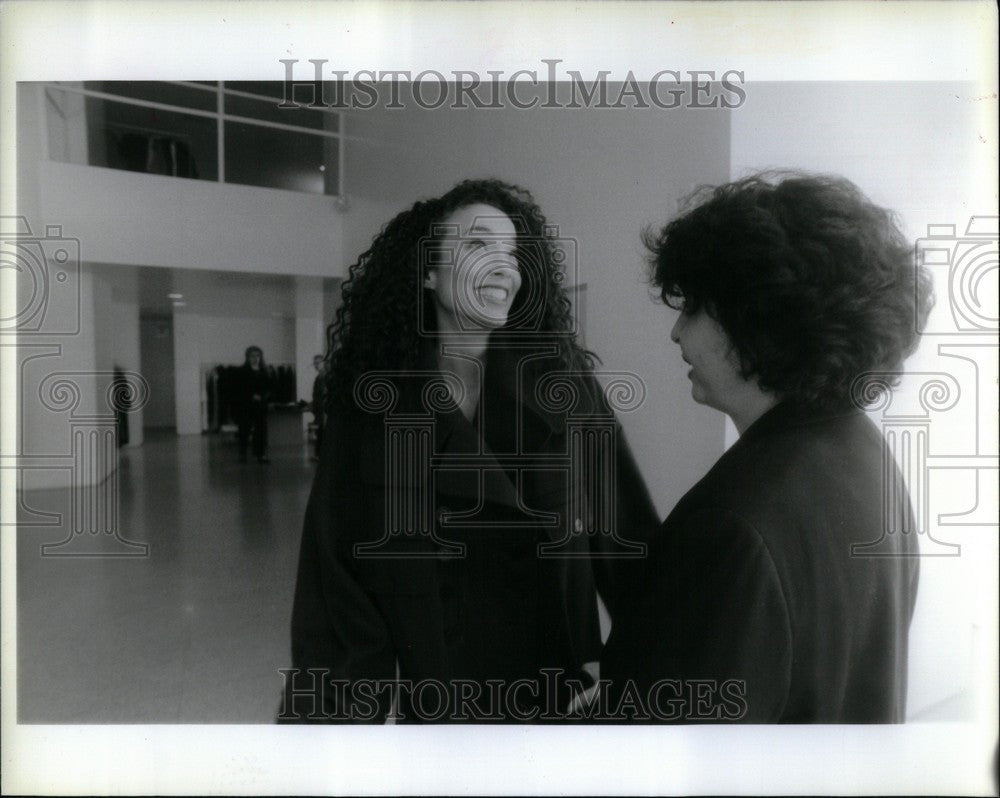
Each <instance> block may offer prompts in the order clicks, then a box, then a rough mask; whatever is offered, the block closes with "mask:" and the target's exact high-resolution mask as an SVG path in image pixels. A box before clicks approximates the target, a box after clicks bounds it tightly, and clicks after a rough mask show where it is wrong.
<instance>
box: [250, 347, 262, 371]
mask: <svg viewBox="0 0 1000 798" xmlns="http://www.w3.org/2000/svg"><path fill="white" fill-rule="evenodd" d="M247 362H248V363H249V364H250V368H254V369H255V368H259V367H260V352H258V351H256V350H251V351H250V352H249V353H248V354H247Z"/></svg>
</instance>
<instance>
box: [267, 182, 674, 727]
mask: <svg viewBox="0 0 1000 798" xmlns="http://www.w3.org/2000/svg"><path fill="white" fill-rule="evenodd" d="M562 254H563V253H562V252H561V250H560V249H559V247H557V242H556V241H555V240H553V239H552V238H551V237H550V236H549V235H548V226H547V225H546V222H545V219H544V217H543V216H542V214H541V212H540V210H539V208H538V206H537V205H536V204H535V203H534V201H533V199H532V197H531V195H530V194H529V193H528V192H526V191H524V190H523V189H520V188H518V187H516V186H511V185H507V184H504V183H501V182H499V181H495V180H478V181H466V182H463V183H460V184H459V185H458V186H456V187H455V188H453V189H452V190H451V191H449V192H448V193H446V194H445V195H443V196H442V197H439V198H436V199H432V200H428V201H422V202H417V203H416V204H415V205H414V206H413V207H412V208H411V209H409V210H407V211H405V212H403V213H401V214H399V215H398V216H397V217H396V218H394V219H393V220H392V221H390V222H389V223H388V224H387V225H386V226H385V227H384V228H383V230H382V232H381V233H380V234H379V235H378V236H376V238H375V239H374V241H373V242H372V245H371V247H370V248H369V249H368V251H367V252H365V253H364V254H363V255H362V256H361V257H360V259H359V260H358V262H357V263H356V264H354V265H353V266H352V267H351V269H350V272H349V276H348V279H347V281H346V282H345V284H344V287H343V304H342V306H341V307H340V309H339V310H338V311H337V316H336V320H335V322H334V323H333V324H332V325H331V328H330V340H331V346H330V352H329V368H328V370H327V374H328V390H327V396H328V406H327V427H326V430H325V432H324V439H323V446H322V452H321V455H320V464H319V466H318V469H317V474H316V477H315V482H314V484H313V490H312V494H311V496H310V500H309V505H308V509H307V512H306V519H305V525H304V531H303V538H302V548H301V554H300V560H299V572H298V582H297V586H296V594H295V604H294V610H293V618H292V658H293V665H294V668H293V669H292V671H291V672H289V674H288V675H287V676H286V688H287V689H286V696H285V704H284V707H283V710H282V713H281V716H280V717H279V719H280V720H283V721H293V720H298V721H374V722H382V721H384V720H385V719H386V717H387V716H388V715H389V714H390V708H391V707H394V708H395V709H394V711H393V712H392V717H394V718H396V719H398V720H399V721H400V722H422V721H444V722H454V721H473V722H487V721H494V722H510V721H524V722H531V721H546V720H556V719H559V718H561V717H563V714H564V713H565V710H566V707H567V704H568V703H569V702H570V701H571V699H572V698H573V696H574V695H575V694H576V693H577V692H578V691H579V690H580V689H583V688H586V686H587V685H588V684H589V683H590V681H591V676H590V675H588V673H587V671H586V670H584V668H583V666H584V664H586V663H588V662H596V660H597V659H598V657H599V652H600V646H601V639H600V632H599V626H598V614H597V612H598V609H597V589H599V590H600V593H601V597H602V598H603V600H604V602H605V604H606V606H607V607H608V608H609V610H610V611H611V613H612V616H613V614H614V611H615V609H616V607H617V603H616V600H617V595H618V590H617V588H616V581H615V580H616V578H621V572H620V570H619V569H618V567H617V565H616V566H615V570H614V571H612V568H611V566H612V565H615V564H616V563H620V562H623V560H621V559H616V557H621V555H623V554H624V555H627V554H633V555H634V554H637V553H640V552H641V550H642V548H641V545H633V544H634V543H635V542H636V541H642V540H644V539H646V538H648V535H649V533H650V532H651V530H652V529H653V528H655V525H656V523H658V521H657V520H656V519H655V515H654V511H653V508H652V503H651V501H650V499H649V495H648V493H647V491H646V489H645V486H644V484H643V482H642V480H641V478H640V476H639V474H638V471H637V469H636V467H635V464H634V462H633V461H632V458H631V456H630V454H629V452H628V449H627V447H626V446H625V443H624V439H623V437H622V435H621V430H620V428H619V427H618V426H617V424H616V422H615V419H614V415H613V413H612V412H611V410H610V409H609V406H608V402H607V401H606V400H605V397H604V395H603V393H602V392H601V390H600V388H599V386H598V384H597V382H596V380H595V379H594V376H593V373H592V367H593V356H592V355H591V353H589V352H587V351H585V350H584V349H582V348H581V347H580V346H579V345H578V344H577V342H576V340H575V337H574V329H573V323H572V314H571V307H570V303H569V301H568V299H567V296H566V292H565V290H564V289H563V287H562V285H561V280H562V271H563V269H562V268H561V266H560V259H561V256H562ZM567 396H571V397H572V400H573V401H572V403H567V402H566V401H562V400H563V399H565V398H566V397H567ZM570 404H572V406H570ZM571 413H572V414H574V418H583V419H587V423H588V424H591V425H592V426H594V427H595V428H597V427H600V428H601V429H604V430H611V431H612V432H613V435H612V438H613V441H614V443H613V446H612V447H611V449H610V454H609V456H610V457H611V458H612V459H613V462H612V463H609V464H608V465H609V466H610V468H607V469H605V470H603V471H599V470H597V469H594V468H589V469H588V468H586V467H584V468H574V467H573V464H574V463H577V462H580V463H583V461H584V460H586V458H585V457H583V458H582V459H581V456H580V454H579V452H578V451H577V449H579V448H581V447H578V446H576V444H575V443H574V441H578V440H580V438H579V437H574V436H573V434H572V433H571V431H570V425H569V424H568V420H569V414H571ZM571 455H572V456H571ZM567 458H569V460H570V462H571V464H570V466H569V467H568V469H567V467H566V460H567ZM573 458H576V459H573ZM586 462H589V463H591V464H593V461H592V460H587V461H586ZM602 475H611V477H610V478H608V477H605V476H602ZM611 479H614V480H615V481H614V482H613V484H612V483H611ZM608 513H610V514H611V516H610V517H612V518H613V520H614V521H615V524H613V525H612V526H611V527H610V531H611V532H612V533H613V534H602V533H603V532H607V531H609V530H608V529H606V528H604V527H606V526H607V525H606V524H605V525H604V526H603V527H602V525H601V523H602V522H601V518H607V517H608ZM599 515H600V516H601V518H598V516H599ZM626 559H627V558H626Z"/></svg>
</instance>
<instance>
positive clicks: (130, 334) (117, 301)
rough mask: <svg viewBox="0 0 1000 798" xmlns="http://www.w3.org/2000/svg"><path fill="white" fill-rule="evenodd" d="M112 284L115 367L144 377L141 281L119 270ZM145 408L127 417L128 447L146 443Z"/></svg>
mask: <svg viewBox="0 0 1000 798" xmlns="http://www.w3.org/2000/svg"><path fill="white" fill-rule="evenodd" d="M114 277H115V279H114V280H112V281H111V322H112V329H113V331H114V334H113V335H112V338H111V340H112V347H111V358H112V363H113V367H114V366H117V367H118V368H120V369H122V370H124V371H132V372H136V373H138V374H141V373H142V352H141V343H140V338H141V336H140V331H139V317H140V310H139V279H138V277H139V276H138V273H137V272H136V270H135V269H132V270H131V271H128V272H122V271H120V270H116V272H115V275H114ZM143 415H144V408H142V407H139V408H136V409H133V410H131V411H130V412H129V413H128V414H127V415H126V423H127V424H128V443H127V444H126V445H127V446H141V445H142V441H143V432H142V430H143V423H144V422H143Z"/></svg>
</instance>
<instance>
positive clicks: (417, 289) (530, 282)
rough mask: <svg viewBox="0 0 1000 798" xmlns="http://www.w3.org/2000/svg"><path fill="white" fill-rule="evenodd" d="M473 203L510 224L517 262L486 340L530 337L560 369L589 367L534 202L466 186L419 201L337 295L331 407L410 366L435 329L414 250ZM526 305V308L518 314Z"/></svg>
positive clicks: (497, 184) (386, 231) (501, 189)
mask: <svg viewBox="0 0 1000 798" xmlns="http://www.w3.org/2000/svg"><path fill="white" fill-rule="evenodd" d="M479 203H482V204H485V205H490V206H492V207H494V208H497V209H498V210H500V211H502V212H503V213H505V214H506V215H507V216H508V217H509V218H510V219H511V221H512V222H513V223H514V226H515V229H516V231H517V246H516V248H515V256H516V257H517V261H518V266H519V269H520V272H521V279H522V285H521V290H520V291H518V293H517V296H516V297H515V298H514V302H513V304H512V306H511V309H510V314H509V316H508V321H507V324H506V325H504V327H502V328H501V329H499V330H496V331H495V332H494V333H493V334H492V336H491V340H494V341H495V340H498V339H499V340H503V338H504V337H505V333H507V334H510V333H511V332H517V333H524V332H525V331H526V330H529V329H530V330H531V331H534V332H537V333H538V335H539V336H540V337H542V338H544V339H545V340H546V341H547V342H551V343H555V344H557V346H558V360H559V363H560V367H563V368H566V369H581V368H592V367H593V365H594V355H593V354H592V353H591V352H588V351H587V350H585V349H582V348H581V347H580V346H579V345H578V344H577V342H576V339H575V336H574V334H573V322H572V311H571V306H570V301H569V298H568V296H567V295H566V290H565V289H564V288H563V286H562V280H563V273H562V268H561V266H560V254H561V253H557V251H556V247H555V242H554V241H553V240H552V239H551V238H550V235H549V233H548V230H547V223H546V220H545V217H544V216H543V215H542V212H541V210H540V209H539V207H538V205H537V204H536V203H535V201H534V199H533V198H532V196H531V193H530V192H528V191H527V190H525V189H523V188H520V187H518V186H515V185H511V184H509V183H504V182H501V181H499V180H493V179H489V180H465V181H463V182H461V183H459V184H458V185H457V186H455V187H454V188H452V189H451V190H450V191H448V192H447V193H446V194H444V195H443V196H441V197H438V198H436V199H429V200H422V201H419V202H417V203H415V204H414V205H413V207H412V208H410V209H409V210H406V211H403V212H402V213H400V214H399V215H398V216H396V217H395V218H394V219H392V221H390V222H389V223H388V224H386V225H385V226H384V227H383V228H382V230H381V232H380V233H379V234H378V235H377V236H375V238H374V239H373V240H372V244H371V247H369V248H368V250H367V251H366V252H364V253H363V254H362V255H361V257H359V258H358V261H357V262H356V263H355V264H353V265H352V266H351V267H350V269H349V271H348V277H347V279H346V280H345V281H344V285H343V287H342V295H343V302H342V303H341V305H340V307H339V308H338V309H337V313H336V317H335V319H334V321H333V323H332V324H331V325H330V326H329V327H328V328H327V346H328V349H327V361H328V364H329V367H328V369H327V389H328V390H327V396H328V397H329V401H330V402H331V403H339V404H341V405H343V404H347V405H350V404H351V403H352V398H351V397H352V391H353V387H354V383H355V381H356V380H357V379H358V377H360V376H361V375H362V374H364V373H365V372H367V371H370V370H373V369H378V370H398V369H407V368H412V367H413V366H414V365H415V364H416V362H417V360H418V358H419V355H420V347H421V340H422V338H423V337H425V335H426V334H427V333H431V334H433V331H434V328H435V314H434V311H433V307H432V306H431V305H430V300H429V298H428V296H427V290H426V289H425V288H424V287H423V276H424V275H423V270H424V269H425V268H426V266H427V264H426V263H421V242H422V241H425V242H426V241H427V240H428V239H429V238H431V239H433V238H434V237H439V236H440V231H438V230H436V229H435V225H437V224H438V223H439V222H441V221H442V220H443V219H444V218H445V217H447V216H448V214H450V213H452V212H453V211H455V210H458V209H460V208H464V207H467V206H469V205H474V204H479ZM529 301H530V302H531V303H532V305H531V307H530V308H529V307H525V303H526V302H529ZM421 303H423V306H422V307H421ZM421 316H422V318H421Z"/></svg>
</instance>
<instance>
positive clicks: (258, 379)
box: [234, 346, 271, 463]
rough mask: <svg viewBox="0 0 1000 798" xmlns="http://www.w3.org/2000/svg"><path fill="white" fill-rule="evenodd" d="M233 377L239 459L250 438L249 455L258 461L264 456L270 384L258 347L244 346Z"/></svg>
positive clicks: (265, 455) (242, 459) (264, 461)
mask: <svg viewBox="0 0 1000 798" xmlns="http://www.w3.org/2000/svg"><path fill="white" fill-rule="evenodd" d="M244 358H245V359H244V361H243V365H242V366H241V367H240V370H239V376H238V379H237V380H236V391H235V392H234V393H235V395H236V414H237V419H236V423H237V425H238V426H239V435H240V462H241V463H245V462H246V461H247V445H248V444H249V443H250V442H251V441H252V443H253V454H254V457H256V458H257V462H259V463H267V462H270V461H269V460H268V457H267V403H268V401H269V400H270V398H271V385H270V381H269V380H268V376H267V368H266V367H265V365H264V353H263V351H261V348H260V347H259V346H248V347H247V349H246V352H245V355H244Z"/></svg>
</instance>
